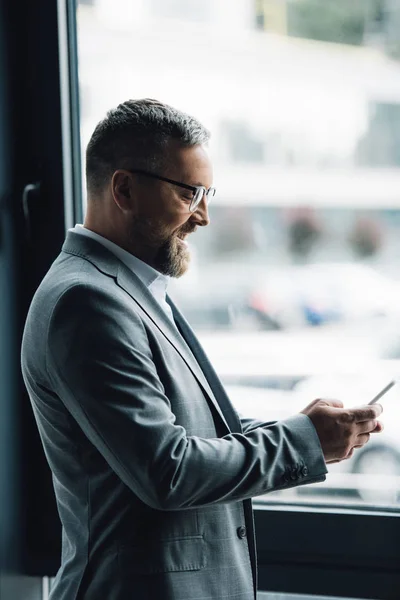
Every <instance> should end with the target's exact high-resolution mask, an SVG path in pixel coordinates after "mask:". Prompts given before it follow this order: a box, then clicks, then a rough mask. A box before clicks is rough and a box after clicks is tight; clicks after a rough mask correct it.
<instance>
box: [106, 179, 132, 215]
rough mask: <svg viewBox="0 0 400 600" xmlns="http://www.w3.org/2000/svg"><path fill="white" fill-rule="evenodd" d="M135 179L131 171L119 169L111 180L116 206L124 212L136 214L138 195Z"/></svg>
mask: <svg viewBox="0 0 400 600" xmlns="http://www.w3.org/2000/svg"><path fill="white" fill-rule="evenodd" d="M135 188H136V185H135V179H134V177H133V175H132V173H130V172H129V171H125V170H123V169H119V170H118V171H115V172H114V174H113V176H112V178H111V192H112V195H113V198H114V202H115V204H116V205H117V206H118V208H119V209H120V210H121V211H123V212H136V207H137V195H136V189H135Z"/></svg>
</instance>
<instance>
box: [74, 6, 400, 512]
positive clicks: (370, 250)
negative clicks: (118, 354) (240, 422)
mask: <svg viewBox="0 0 400 600" xmlns="http://www.w3.org/2000/svg"><path fill="white" fill-rule="evenodd" d="M397 4H398V3H396V2H392V3H390V2H387V3H382V2H376V1H375V0H366V1H362V2H360V1H357V0H340V1H339V0H337V1H336V2H335V3H330V4H329V5H328V4H325V3H321V2H320V1H319V0H287V1H286V2H284V1H282V0H213V1H212V2H203V1H201V2H200V1H197V0H196V1H190V2H187V1H177V0H168V2H167V1H164V0H163V1H161V0H160V1H159V0H157V1H156V0H152V1H151V2H144V1H143V0H92V1H91V2H87V1H85V2H80V4H79V7H78V29H79V66H80V84H81V105H82V143H83V146H84V147H85V146H86V144H87V141H88V139H89V136H90V134H91V132H92V130H93V128H94V126H95V124H96V123H97V121H98V120H99V119H100V118H101V117H102V116H103V115H104V113H105V112H106V111H107V110H108V109H109V108H110V107H112V106H114V105H116V104H118V103H119V102H121V101H123V100H126V99H127V98H129V97H131V98H139V97H154V98H158V99H160V100H162V101H164V102H169V103H170V104H172V105H176V106H177V107H178V108H180V109H183V110H186V111H187V112H189V113H192V114H193V115H195V116H196V117H198V118H199V119H200V120H201V121H202V122H203V123H204V124H205V125H206V126H207V127H208V128H209V129H210V130H211V131H212V134H213V137H212V144H211V147H210V151H211V153H212V157H213V161H214V165H215V185H216V186H217V187H218V196H216V198H215V201H214V203H213V206H212V207H211V208H210V216H211V226H210V227H208V228H205V230H202V231H199V232H198V233H197V234H196V235H195V236H193V238H192V240H193V241H192V242H191V244H192V257H193V258H192V268H191V270H190V272H189V273H188V274H187V275H186V276H185V277H183V278H182V280H179V281H177V282H173V283H172V285H171V289H172V294H173V296H174V297H175V299H176V301H177V302H178V303H179V304H180V306H181V308H182V310H183V312H184V313H186V315H187V317H188V319H189V321H190V322H191V323H192V325H193V326H194V327H195V329H196V330H197V332H198V334H199V337H200V338H201V340H202V342H203V344H204V346H205V348H206V350H207V351H208V353H209V355H210V357H211V359H212V361H213V362H214V364H215V366H216V368H217V370H218V371H219V373H220V375H221V377H222V378H223V380H224V382H225V385H226V387H227V389H228V391H229V393H230V396H231V398H232V401H233V402H234V403H235V405H236V406H237V408H238V410H239V411H240V412H242V413H246V414H248V415H249V416H259V417H261V418H265V419H267V420H272V419H279V418H284V417H286V416H289V415H290V414H292V413H293V412H297V411H299V410H300V409H301V408H303V407H304V406H305V405H306V404H308V403H309V402H310V401H311V400H312V399H314V398H315V397H321V396H328V397H336V398H339V399H341V400H343V402H344V403H345V405H349V406H352V405H357V404H363V403H366V402H368V401H369V400H370V399H371V398H372V397H373V396H374V395H375V394H376V393H377V392H378V391H379V389H380V388H381V387H383V386H384V385H385V384H386V383H387V382H388V381H390V380H391V379H392V378H393V377H396V376H398V375H400V261H399V259H398V258H399V256H400V195H399V190H400V63H399V58H400V42H399V36H398V34H397V33H396V32H398V31H399V30H400V11H399V10H398V8H397ZM383 7H384V8H383ZM382 404H383V406H384V408H385V411H384V415H383V421H384V424H385V432H384V433H383V434H382V435H380V436H379V437H378V436H377V437H376V439H375V438H373V440H372V441H371V442H370V444H368V445H367V446H366V447H365V449H364V450H362V451H359V452H356V453H355V455H354V457H353V458H352V459H351V460H348V461H345V462H343V463H340V464H338V465H333V466H332V467H331V468H330V476H329V477H328V479H327V481H326V482H325V483H324V484H317V485H314V486H305V487H301V488H299V489H298V490H291V491H285V492H282V493H279V494H278V493H275V494H270V495H269V496H268V497H266V498H265V500H266V501H278V500H279V501H282V502H293V501H295V502H298V501H307V502H317V503H321V502H323V503H329V502H332V503H350V504H353V505H358V506H364V505H380V506H391V507H399V502H400V437H399V436H398V434H397V426H398V423H400V386H396V387H395V388H393V389H392V390H391V391H390V392H389V393H388V394H387V396H385V398H384V399H383V400H382Z"/></svg>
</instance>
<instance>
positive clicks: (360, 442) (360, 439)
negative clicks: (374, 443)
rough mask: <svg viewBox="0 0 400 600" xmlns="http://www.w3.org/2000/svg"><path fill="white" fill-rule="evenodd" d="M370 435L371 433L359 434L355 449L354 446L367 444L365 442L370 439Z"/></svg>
mask: <svg viewBox="0 0 400 600" xmlns="http://www.w3.org/2000/svg"><path fill="white" fill-rule="evenodd" d="M369 437H370V435H369V433H362V434H361V435H358V436H357V444H354V447H353V450H354V448H362V447H363V446H365V444H366V443H367V442H368V441H369Z"/></svg>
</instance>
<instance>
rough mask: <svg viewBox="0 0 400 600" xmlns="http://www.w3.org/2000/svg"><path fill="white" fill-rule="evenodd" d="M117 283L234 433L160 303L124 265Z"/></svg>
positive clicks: (189, 350)
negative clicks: (190, 372)
mask: <svg viewBox="0 0 400 600" xmlns="http://www.w3.org/2000/svg"><path fill="white" fill-rule="evenodd" d="M116 282H117V284H118V285H119V286H120V287H121V288H122V289H123V290H125V292H127V293H128V294H129V296H131V298H132V299H133V300H134V301H135V302H136V303H137V304H138V305H139V306H140V308H141V309H142V310H143V311H144V312H145V313H146V314H147V316H148V317H149V318H150V319H151V320H152V321H153V323H154V325H156V327H158V329H159V330H160V331H161V333H162V334H163V335H164V336H165V337H166V338H167V340H168V341H169V342H170V343H171V344H172V346H173V347H174V348H175V350H176V351H177V352H178V353H179V354H180V356H181V357H182V358H183V360H184V361H185V363H186V364H187V366H188V367H189V369H190V370H191V371H192V373H193V375H194V376H195V377H196V379H197V381H198V383H199V384H200V386H201V387H202V389H203V391H204V392H205V393H206V394H207V396H208V397H209V399H210V401H211V402H212V404H213V405H214V407H215V409H216V410H217V412H218V414H219V416H220V417H221V419H222V421H223V422H224V424H225V426H226V428H227V429H228V430H229V431H232V429H231V427H230V425H231V423H230V419H229V417H228V418H227V416H226V414H225V411H223V410H221V407H220V405H219V403H218V402H217V400H216V398H215V395H214V393H213V390H212V389H211V387H210V384H209V382H208V381H207V378H206V376H205V373H204V372H203V370H202V369H201V366H200V365H199V363H198V361H197V360H196V358H197V356H196V355H193V354H194V353H193V354H192V352H191V347H190V344H186V343H185V337H182V336H181V335H180V334H179V331H178V329H177V328H176V327H175V326H174V324H173V323H172V322H171V321H170V319H169V318H168V317H167V315H166V314H165V312H164V311H163V310H162V308H161V307H160V305H159V304H158V302H157V301H156V300H155V298H154V297H153V296H152V294H151V293H150V292H149V291H148V290H147V288H146V286H144V285H143V283H142V282H141V281H140V279H139V278H138V277H137V276H136V275H135V274H134V273H132V271H130V270H129V269H128V268H127V267H126V266H125V265H124V264H122V263H121V265H120V267H119V269H118V274H117V280H116ZM174 308H175V307H174ZM182 318H183V317H182ZM186 342H187V339H186Z"/></svg>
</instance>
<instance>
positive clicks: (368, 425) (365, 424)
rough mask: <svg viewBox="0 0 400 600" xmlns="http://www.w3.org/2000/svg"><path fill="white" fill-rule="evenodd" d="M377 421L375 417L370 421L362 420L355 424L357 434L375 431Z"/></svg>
mask: <svg viewBox="0 0 400 600" xmlns="http://www.w3.org/2000/svg"><path fill="white" fill-rule="evenodd" d="M378 422H379V421H376V420H375V419H373V420H372V421H362V422H361V423H358V424H357V435H362V434H363V433H372V432H373V431H375V429H376V427H377V426H378Z"/></svg>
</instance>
